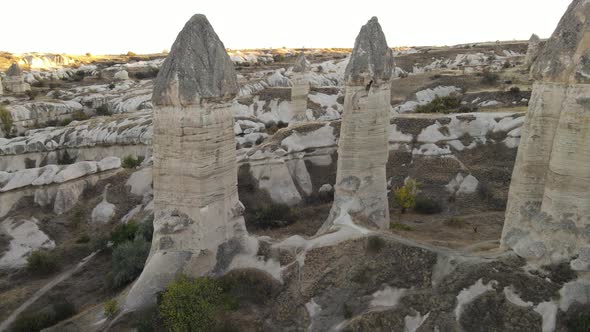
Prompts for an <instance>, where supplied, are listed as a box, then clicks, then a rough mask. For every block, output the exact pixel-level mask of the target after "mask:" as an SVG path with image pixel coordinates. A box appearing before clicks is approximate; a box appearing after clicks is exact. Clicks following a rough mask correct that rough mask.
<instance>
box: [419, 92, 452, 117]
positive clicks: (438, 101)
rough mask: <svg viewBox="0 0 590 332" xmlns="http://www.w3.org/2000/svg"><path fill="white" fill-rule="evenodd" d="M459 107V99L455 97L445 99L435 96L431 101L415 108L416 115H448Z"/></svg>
mask: <svg viewBox="0 0 590 332" xmlns="http://www.w3.org/2000/svg"><path fill="white" fill-rule="evenodd" d="M459 106H461V98H459V97H458V96H455V95H450V96H446V97H439V96H437V97H436V98H434V100H433V101H431V102H430V103H428V104H426V105H420V106H418V107H417V108H416V113H445V114H446V113H450V112H451V111H452V110H453V109H456V108H458V107H459Z"/></svg>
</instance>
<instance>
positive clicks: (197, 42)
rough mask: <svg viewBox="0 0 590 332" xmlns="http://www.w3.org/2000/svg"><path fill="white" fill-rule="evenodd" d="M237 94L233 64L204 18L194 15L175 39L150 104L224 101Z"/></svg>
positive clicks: (178, 104)
mask: <svg viewBox="0 0 590 332" xmlns="http://www.w3.org/2000/svg"><path fill="white" fill-rule="evenodd" d="M237 92H238V83H237V77H236V71H235V68H234V65H233V63H232V61H231V59H230V57H229V55H228V54H227V52H226V50H225V46H224V45H223V43H222V42H221V40H219V37H218V36H217V34H216V33H215V30H213V27H212V26H211V24H210V23H209V21H208V20H207V17H205V15H201V14H197V15H194V16H193V17H192V18H191V19H190V20H189V21H188V22H187V23H186V25H185V26H184V28H183V29H182V31H180V33H179V34H178V37H176V41H175V42H174V44H173V45H172V49H171V50H170V53H169V54H168V57H167V58H166V60H165V61H164V64H163V65H162V68H161V69H160V72H159V73H158V77H157V78H156V80H155V82H154V93H153V96H152V102H153V103H154V105H160V106H188V105H193V104H199V103H200V102H201V101H204V100H207V101H226V100H230V99H232V98H233V97H235V95H236V94H237Z"/></svg>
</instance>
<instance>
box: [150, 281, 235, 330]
mask: <svg viewBox="0 0 590 332" xmlns="http://www.w3.org/2000/svg"><path fill="white" fill-rule="evenodd" d="M231 306H232V305H231V299H230V298H229V297H228V296H227V295H226V294H224V290H223V287H222V285H221V283H220V282H219V281H217V280H215V279H212V278H197V279H189V278H187V277H186V276H180V277H178V278H177V279H176V280H174V281H173V282H171V283H170V284H169V285H168V288H167V289H166V291H164V293H163V294H162V300H161V303H160V305H159V312H160V316H161V317H162V319H163V321H164V324H165V325H166V327H167V328H168V330H169V331H171V332H184V331H192V332H201V331H203V332H204V331H212V330H214V329H215V327H216V326H219V324H220V323H222V322H221V321H220V318H221V317H220V316H221V315H222V314H223V313H224V312H226V311H227V310H229V309H230V308H231Z"/></svg>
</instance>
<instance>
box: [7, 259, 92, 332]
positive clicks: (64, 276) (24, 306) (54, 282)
mask: <svg viewBox="0 0 590 332" xmlns="http://www.w3.org/2000/svg"><path fill="white" fill-rule="evenodd" d="M97 253H98V251H95V252H93V253H92V254H90V255H88V256H86V257H85V258H84V259H82V261H80V263H78V264H77V265H76V266H74V267H72V268H70V269H69V270H67V271H65V272H63V273H61V274H60V275H58V276H57V277H55V278H54V279H53V280H51V281H50V282H49V283H47V284H46V285H45V286H43V287H42V288H41V289H39V290H38V291H37V292H36V293H35V294H33V296H31V297H30V298H29V299H28V300H27V301H25V303H23V304H22V305H21V306H20V307H18V309H16V310H15V311H13V312H12V314H10V316H8V318H6V320H5V321H4V322H2V324H0V332H2V331H6V330H8V328H9V327H10V325H11V324H12V322H14V320H15V319H16V317H17V316H18V315H19V314H20V313H21V312H23V311H25V310H26V309H27V308H28V307H29V306H30V305H31V304H33V303H35V301H37V300H38V299H39V298H41V297H42V296H43V295H45V294H46V293H47V292H49V291H50V290H51V289H52V288H53V287H55V286H56V285H58V284H59V283H61V282H62V281H64V280H66V279H68V278H69V277H71V276H72V275H73V274H74V273H75V272H76V271H78V270H79V269H80V268H82V267H83V266H84V265H86V263H88V262H89V261H90V260H91V259H92V258H93V257H94V256H95V255H96V254H97Z"/></svg>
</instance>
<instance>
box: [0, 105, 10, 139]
mask: <svg viewBox="0 0 590 332" xmlns="http://www.w3.org/2000/svg"><path fill="white" fill-rule="evenodd" d="M0 125H1V126H2V132H4V135H6V136H9V135H10V132H11V131H12V114H10V112H9V111H8V110H7V109H6V108H5V107H4V106H0Z"/></svg>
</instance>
